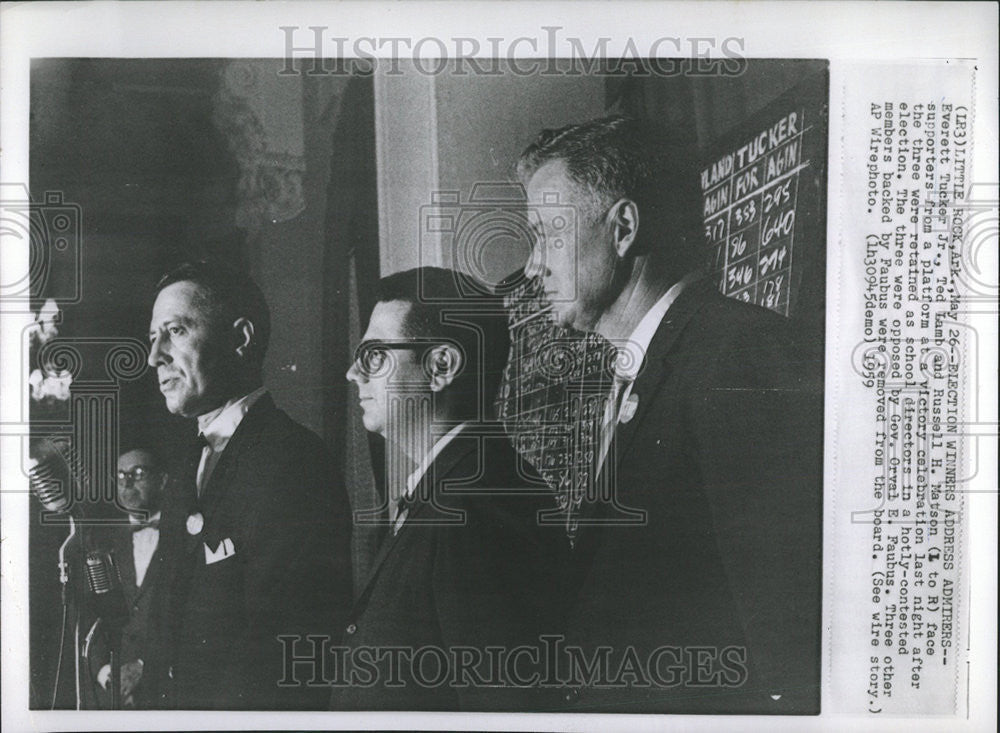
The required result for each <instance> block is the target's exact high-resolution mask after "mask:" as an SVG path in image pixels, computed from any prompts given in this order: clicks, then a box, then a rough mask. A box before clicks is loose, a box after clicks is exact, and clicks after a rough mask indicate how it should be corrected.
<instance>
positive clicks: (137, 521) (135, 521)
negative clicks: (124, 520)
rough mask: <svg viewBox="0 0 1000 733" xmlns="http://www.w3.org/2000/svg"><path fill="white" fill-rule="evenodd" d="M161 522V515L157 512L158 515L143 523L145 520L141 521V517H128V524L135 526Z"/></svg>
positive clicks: (130, 515)
mask: <svg viewBox="0 0 1000 733" xmlns="http://www.w3.org/2000/svg"><path fill="white" fill-rule="evenodd" d="M159 521H160V513H159V512H156V514H153V515H151V516H150V517H149V518H148V519H146V521H143V520H141V519H139V517H137V516H135V515H134V514H129V515H128V523H129V524H133V525H135V524H151V523H152V522H159Z"/></svg>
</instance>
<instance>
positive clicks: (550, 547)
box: [331, 267, 569, 710]
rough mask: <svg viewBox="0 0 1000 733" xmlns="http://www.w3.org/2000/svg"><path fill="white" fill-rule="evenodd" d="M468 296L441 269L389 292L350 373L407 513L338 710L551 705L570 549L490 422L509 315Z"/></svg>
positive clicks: (357, 638) (392, 524) (361, 606)
mask: <svg viewBox="0 0 1000 733" xmlns="http://www.w3.org/2000/svg"><path fill="white" fill-rule="evenodd" d="M463 285H464V286H468V288H469V289H472V288H473V285H472V281H471V280H467V279H465V278H464V277H463V276H461V275H459V274H458V273H456V272H453V271H450V270H444V269H440V268H431V267H423V268H419V269H416V270H409V271H406V272H401V273H397V274H394V275H391V276H389V277H386V278H383V279H382V280H381V282H380V283H379V293H378V301H377V304H376V305H375V308H374V310H373V311H372V314H371V319H370V321H369V323H368V328H367V330H366V332H365V334H364V337H363V341H362V343H361V345H360V346H359V347H358V349H357V351H356V357H357V358H356V360H355V362H354V364H353V365H352V366H351V368H350V369H349V370H348V372H347V378H348V379H349V380H350V381H351V382H353V383H354V384H356V385H357V388H358V398H359V400H360V404H361V409H362V411H363V421H364V425H365V427H366V428H367V429H368V430H369V431H371V432H373V433H377V434H378V435H380V436H382V437H384V438H385V440H386V456H387V459H386V474H387V484H388V487H389V496H390V499H391V500H392V505H393V506H392V510H391V511H390V514H389V524H388V526H387V531H386V534H385V538H384V540H383V542H382V545H381V547H380V548H379V550H378V553H377V555H376V557H375V559H374V562H373V564H372V568H373V569H372V571H371V574H370V577H369V580H368V583H367V585H366V587H365V588H364V589H363V591H362V592H361V594H360V597H359V599H358V601H357V602H356V603H355V606H354V609H353V610H352V611H351V614H350V619H349V623H348V624H347V625H346V626H345V629H344V637H343V644H344V649H343V650H342V653H343V655H344V659H343V660H342V661H343V670H344V672H345V674H344V677H343V678H342V679H340V680H339V681H335V682H334V684H333V693H332V699H331V709H334V710H495V709H512V708H517V709H521V710H530V709H532V707H533V706H538V705H540V704H541V703H540V702H539V700H540V699H539V697H538V690H537V687H538V682H539V680H540V676H539V675H540V674H541V675H544V673H545V670H544V669H539V668H538V664H541V662H538V663H534V659H535V657H533V655H532V654H533V653H532V652H531V651H530V648H532V647H533V648H534V654H535V655H536V656H537V655H538V653H539V651H540V649H539V648H540V645H541V643H542V642H540V640H539V636H540V635H542V634H544V633H547V632H548V633H553V632H557V631H558V630H559V628H560V626H561V624H560V622H559V603H560V602H561V601H562V600H563V599H562V596H561V594H560V590H559V589H560V587H561V585H560V584H561V582H562V580H561V579H562V573H563V572H564V571H565V570H566V567H567V562H566V560H567V559H568V557H567V556H568V550H569V547H568V543H567V542H566V540H565V537H564V535H563V533H562V531H561V528H560V527H559V525H558V524H557V523H553V524H552V525H549V526H545V525H544V524H543V523H542V520H543V516H542V515H543V513H544V512H545V511H546V510H548V511H549V512H550V513H552V510H553V509H554V508H555V504H554V501H553V498H552V496H551V494H550V492H549V490H548V489H547V487H546V486H545V484H544V482H542V480H541V479H540V478H539V477H538V476H537V474H534V473H533V472H532V471H530V470H529V469H528V467H527V465H526V464H525V465H521V463H520V462H519V460H518V457H517V455H516V453H515V452H514V450H513V448H512V447H511V445H510V443H509V442H508V439H507V437H506V435H505V434H504V433H503V431H502V428H501V427H500V426H499V424H498V423H496V422H494V421H493V420H492V414H491V413H492V410H493V407H492V405H493V400H494V397H495V394H496V389H497V385H498V380H499V375H500V371H501V369H502V366H503V359H504V358H505V356H506V351H507V344H508V343H509V339H508V335H507V328H506V318H505V316H504V313H503V311H502V310H501V309H500V308H498V307H497V304H496V303H495V302H493V301H491V300H490V299H488V298H487V299H479V300H477V298H476V297H475V296H474V295H473V294H467V291H466V289H465V287H463ZM480 292H481V291H480ZM521 645H526V646H527V647H528V648H529V651H526V652H523V653H522V655H521V657H519V658H516V659H511V658H510V655H512V654H513V653H514V652H515V651H516V650H517V649H518V648H519V647H520V646H521ZM489 647H492V648H493V649H495V650H498V651H495V653H494V657H493V658H490V657H489V654H488V652H487V649H488V648H489Z"/></svg>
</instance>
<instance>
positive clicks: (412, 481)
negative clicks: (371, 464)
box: [393, 422, 468, 532]
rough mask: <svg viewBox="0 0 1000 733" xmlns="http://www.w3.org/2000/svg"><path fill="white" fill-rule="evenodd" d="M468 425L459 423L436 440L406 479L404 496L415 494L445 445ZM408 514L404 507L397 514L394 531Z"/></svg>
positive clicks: (401, 524) (397, 529) (396, 530)
mask: <svg viewBox="0 0 1000 733" xmlns="http://www.w3.org/2000/svg"><path fill="white" fill-rule="evenodd" d="M466 425H468V423H465V422H463V423H459V424H458V425H456V426H455V427H453V428H452V429H451V430H449V431H448V432H447V433H445V434H444V435H442V436H441V437H440V438H438V439H437V441H435V443H434V445H433V446H431V449H430V451H428V453H427V455H425V456H424V458H423V460H422V461H420V463H419V465H418V466H417V468H416V470H415V471H414V472H413V473H411V474H410V476H409V478H407V479H406V491H405V493H404V496H413V492H414V491H416V490H417V486H418V485H419V484H420V481H421V479H423V477H424V474H425V473H427V471H428V470H429V469H430V467H431V464H432V463H434V461H435V460H437V457H438V456H439V455H441V451H443V450H444V449H445V446H447V445H448V444H449V443H450V442H451V441H452V440H454V439H455V437H456V436H457V435H458V434H459V433H460V432H462V430H464V429H465V426H466ZM408 514H409V511H408V510H406V509H404V510H403V511H401V512H400V513H399V514H398V515H397V516H396V519H395V521H394V523H393V531H394V532H398V531H399V528H400V527H401V526H403V522H405V521H406V517H407V515H408Z"/></svg>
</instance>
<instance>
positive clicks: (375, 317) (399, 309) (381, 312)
mask: <svg viewBox="0 0 1000 733" xmlns="http://www.w3.org/2000/svg"><path fill="white" fill-rule="evenodd" d="M410 307H411V306H410V304H409V303H407V302H405V301H402V300H390V301H379V302H378V303H376V304H375V308H374V309H373V310H372V317H371V319H370V320H369V321H368V330H367V331H365V335H364V339H363V340H365V341H367V340H369V339H381V340H387V339H398V338H403V333H404V328H403V326H404V324H405V322H406V317H407V315H408V314H409V312H410Z"/></svg>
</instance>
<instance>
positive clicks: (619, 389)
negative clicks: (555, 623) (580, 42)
mask: <svg viewBox="0 0 1000 733" xmlns="http://www.w3.org/2000/svg"><path fill="white" fill-rule="evenodd" d="M518 174H519V177H520V178H521V180H522V182H523V183H524V184H525V186H526V190H527V194H528V200H529V204H535V205H537V206H536V208H535V209H534V210H535V211H537V216H536V219H535V224H536V241H535V245H534V249H533V251H532V256H531V260H530V262H529V264H528V267H527V268H526V273H527V274H528V275H529V276H531V277H537V278H539V279H540V281H541V286H542V289H543V290H544V292H545V295H546V298H547V300H549V301H550V303H551V304H552V308H553V311H552V312H553V317H554V319H555V320H556V322H558V323H559V324H560V325H563V326H566V327H570V328H574V329H577V330H579V331H585V332H596V333H598V334H601V335H602V336H604V337H605V338H606V339H608V340H609V341H610V342H611V343H612V344H613V345H615V346H617V347H619V350H620V351H619V359H618V360H617V362H616V364H615V370H614V371H615V374H614V385H613V387H612V389H611V390H610V392H609V394H608V399H607V405H608V407H607V410H606V416H605V421H604V426H603V430H602V432H603V435H602V440H601V450H600V451H599V452H598V455H596V456H595V459H596V464H597V466H596V468H597V469H598V470H599V471H600V474H599V481H598V484H597V486H595V487H592V488H593V491H591V492H590V493H591V496H589V497H588V498H589V500H590V501H589V504H588V505H587V506H585V508H584V511H583V513H582V516H581V517H580V520H579V521H580V523H581V528H580V533H579V538H578V544H577V547H576V550H575V554H576V555H577V563H578V567H579V572H580V581H579V582H580V592H579V594H578V597H577V601H576V603H575V605H574V608H573V610H572V611H571V613H570V621H569V626H568V632H567V640H566V641H567V644H570V645H573V644H578V645H580V646H582V647H583V648H585V649H590V650H591V651H594V650H596V649H597V647H599V646H602V647H610V648H611V654H612V661H611V664H612V665H616V666H612V670H614V669H616V668H617V665H618V664H620V663H621V659H622V658H623V655H627V654H629V653H636V654H637V655H638V656H637V659H638V660H639V661H640V663H641V664H643V665H644V666H643V667H642V668H641V672H642V674H636V673H634V672H633V673H630V677H629V684H623V685H620V686H610V685H604V686H602V685H601V684H600V681H599V679H598V680H597V682H595V681H594V680H593V679H592V680H590V681H587V680H583V681H581V682H578V683H577V685H576V686H575V687H574V688H573V689H571V690H569V691H567V693H566V695H565V700H564V703H563V704H564V705H565V706H566V707H569V708H573V709H583V710H592V711H601V712H755V713H781V712H796V713H815V712H818V708H819V659H820V657H819V639H820V636H819V630H820V612H821V608H820V581H821V576H820V571H821V563H820V528H821V485H822V471H821V456H822V448H823V443H822V434H821V427H822V407H823V403H822V393H821V391H817V390H816V389H815V388H814V387H813V384H814V382H810V381H809V380H807V379H806V378H805V377H806V376H807V375H806V370H805V369H804V368H803V365H801V364H799V363H798V362H797V361H796V355H795V353H794V352H793V351H792V350H791V348H790V339H789V336H788V333H787V324H786V322H785V321H784V319H782V318H781V317H780V316H778V315H776V314H774V313H772V312H770V311H766V310H764V309H762V308H759V307H756V306H751V305H748V304H745V303H740V302H737V301H735V300H732V299H729V298H726V297H724V296H722V295H721V294H720V293H719V292H718V291H717V289H716V288H715V285H714V282H713V281H711V280H710V279H707V278H705V277H704V276H703V274H702V273H701V267H700V265H701V260H702V257H701V256H700V255H699V247H700V246H702V245H701V235H700V230H699V227H698V224H699V222H698V214H699V211H700V208H699V206H698V198H697V192H696V190H695V188H694V185H695V182H696V169H695V167H694V166H693V164H692V160H691V158H690V155H689V153H688V152H687V151H685V150H683V149H681V148H680V147H679V146H676V145H671V143H670V140H669V138H668V137H667V136H666V135H665V134H664V133H662V132H659V131H656V130H652V129H650V128H649V126H647V125H646V124H644V123H641V122H639V121H637V120H632V119H628V118H624V117H611V118H606V119H599V120H593V121H590V122H585V123H583V124H579V125H573V126H570V127H566V128H563V129H560V130H546V131H544V132H543V133H542V134H541V135H539V137H538V138H537V139H536V140H535V142H534V143H532V144H531V145H530V146H529V147H528V148H527V149H526V150H525V151H524V153H523V154H522V155H521V158H520V160H519V163H518ZM553 201H557V202H558V203H559V204H560V206H559V207H553V206H552V205H551V203H552V202H553ZM567 205H568V206H571V207H572V208H573V209H574V211H575V213H576V216H575V222H573V223H574V225H575V236H566V233H565V221H561V220H560V221H556V217H557V216H560V215H562V212H563V211H564V210H565V207H566V206H567ZM644 683H645V684H644Z"/></svg>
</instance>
